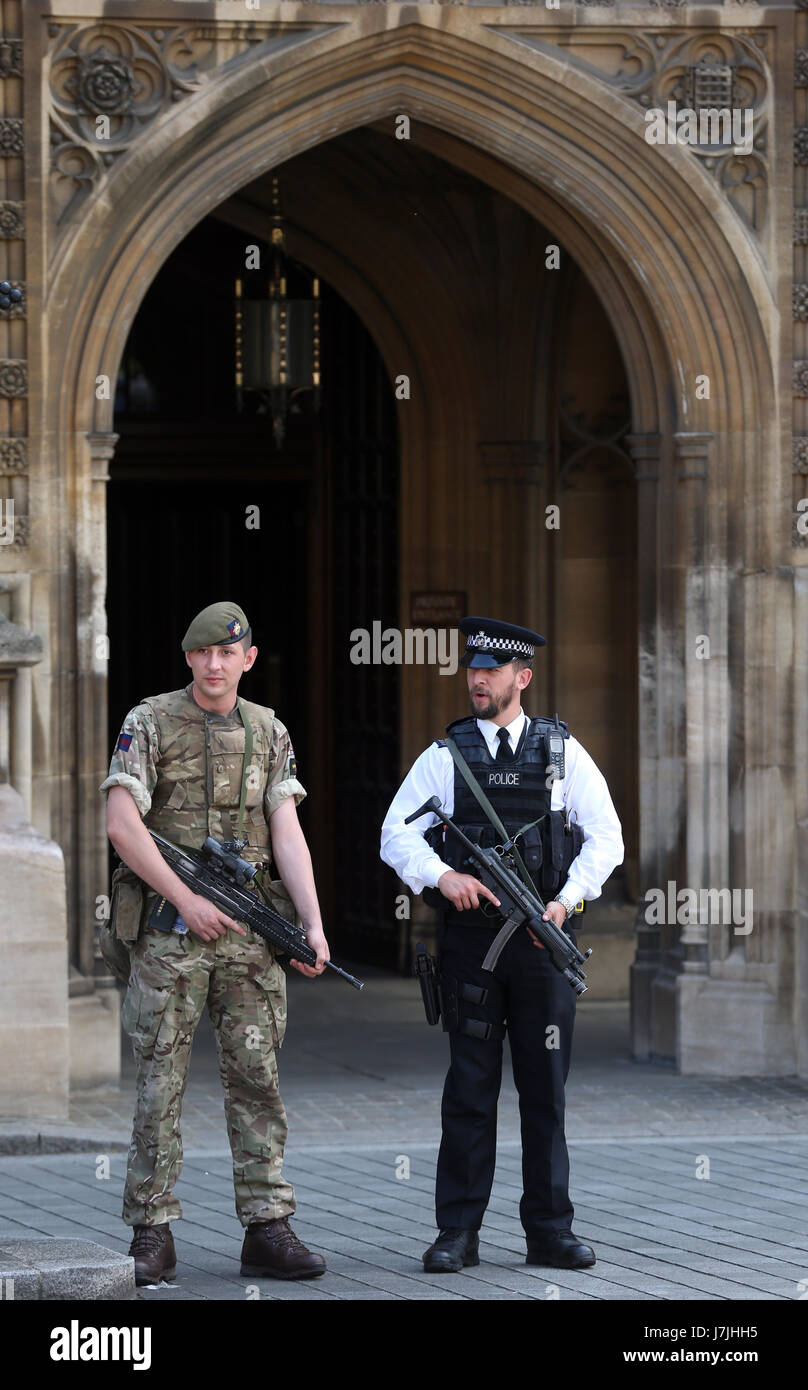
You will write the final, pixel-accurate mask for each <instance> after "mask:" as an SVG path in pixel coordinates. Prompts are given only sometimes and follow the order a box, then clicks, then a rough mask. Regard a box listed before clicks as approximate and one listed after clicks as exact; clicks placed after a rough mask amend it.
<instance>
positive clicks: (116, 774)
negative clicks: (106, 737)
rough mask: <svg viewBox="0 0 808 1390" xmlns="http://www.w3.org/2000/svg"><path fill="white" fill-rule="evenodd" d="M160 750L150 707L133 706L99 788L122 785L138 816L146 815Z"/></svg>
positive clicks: (104, 788) (100, 789) (155, 780)
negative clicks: (130, 796) (135, 807)
mask: <svg viewBox="0 0 808 1390" xmlns="http://www.w3.org/2000/svg"><path fill="white" fill-rule="evenodd" d="M159 753H160V750H159V747H158V742H157V729H156V728H155V724H154V717H153V715H152V713H151V710H150V708H149V706H148V705H136V706H135V708H134V709H131V710H130V711H129V713H128V714H127V716H126V718H125V719H124V721H123V726H122V728H121V732H120V734H119V735H118V742H117V743H116V744H115V750H114V752H113V754H112V760H111V762H110V765H109V776H108V777H107V778H106V780H105V781H104V782H102V783H101V786H100V787H99V788H98V790H99V791H101V792H108V791H110V790H111V789H112V787H125V788H126V790H127V791H128V792H130V793H131V795H132V797H133V798H134V802H135V805H136V806H137V809H138V811H139V812H140V814H141V816H145V815H147V813H148V812H149V811H150V810H151V804H152V795H153V792H154V789H155V787H156V786H157V761H158V758H159Z"/></svg>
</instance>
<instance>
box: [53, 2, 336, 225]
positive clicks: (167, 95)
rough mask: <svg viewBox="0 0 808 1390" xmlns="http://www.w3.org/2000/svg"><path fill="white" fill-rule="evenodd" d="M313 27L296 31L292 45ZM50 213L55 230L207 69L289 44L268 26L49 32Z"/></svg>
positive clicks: (58, 26)
mask: <svg viewBox="0 0 808 1390" xmlns="http://www.w3.org/2000/svg"><path fill="white" fill-rule="evenodd" d="M320 28H322V26H321V25H314V24H311V25H309V24H296V25H295V26H294V30H295V32H298V31H299V36H300V37H301V38H305V37H307V34H308V32H310V31H311V30H314V31H315V32H316V31H317V30H318V29H320ZM48 37H49V39H50V45H49V54H48V59H49V71H50V112H49V116H50V130H49V141H50V158H51V175H50V184H51V200H52V212H53V216H54V220H55V222H56V224H57V227H58V226H59V225H60V224H61V223H63V222H64V221H65V220H66V219H67V218H69V217H70V215H71V213H72V211H73V210H74V209H75V207H76V206H77V204H78V203H80V202H81V201H82V200H83V199H84V198H85V197H86V196H87V194H88V193H89V192H90V191H91V190H92V188H93V187H94V185H95V184H96V183H97V182H98V181H99V180H100V179H101V178H103V176H104V174H105V173H106V171H107V170H108V169H110V168H111V167H112V166H113V165H114V164H115V162H116V160H118V159H120V158H121V156H123V155H125V154H126V153H127V152H128V151H129V150H130V149H131V148H132V146H133V145H134V144H135V143H136V142H137V140H138V139H139V137H140V136H141V135H142V133H143V131H144V130H145V129H146V128H147V127H148V126H149V125H150V124H151V123H152V122H153V121H155V120H157V119H158V118H159V117H160V116H162V115H164V114H165V113H166V112H169V111H171V109H172V108H173V106H174V105H175V103H176V102H178V101H182V100H183V99H184V98H186V97H188V96H190V95H192V94H193V93H194V92H197V91H199V90H200V88H201V87H202V86H203V85H204V84H205V83H206V82H208V81H209V80H210V77H211V75H212V74H213V73H214V71H215V70H217V69H221V67H222V65H224V64H227V66H228V68H232V65H233V63H234V62H235V61H237V60H238V59H239V58H242V57H244V56H249V55H251V54H253V53H255V52H256V51H258V50H260V49H267V48H270V47H272V46H273V45H276V44H280V43H284V44H288V43H289V33H288V32H283V31H282V30H281V29H280V28H279V26H278V25H277V24H270V23H263V24H261V23H257V22H256V21H255V20H254V19H252V18H250V17H249V12H248V18H247V21H246V22H242V21H235V22H234V21H223V20H220V21H219V22H218V23H216V22H213V23H192V24H185V23H183V24H173V23H170V22H166V21H163V22H162V23H160V22H159V21H154V22H149V21H148V20H147V21H145V22H143V23H141V22H133V21H132V20H130V19H125V20H116V19H103V20H99V21H87V22H83V23H82V22H79V23H77V22H76V21H75V20H74V21H67V20H66V21H64V22H61V21H59V20H57V19H55V18H53V19H52V20H51V22H50V23H49V25H48Z"/></svg>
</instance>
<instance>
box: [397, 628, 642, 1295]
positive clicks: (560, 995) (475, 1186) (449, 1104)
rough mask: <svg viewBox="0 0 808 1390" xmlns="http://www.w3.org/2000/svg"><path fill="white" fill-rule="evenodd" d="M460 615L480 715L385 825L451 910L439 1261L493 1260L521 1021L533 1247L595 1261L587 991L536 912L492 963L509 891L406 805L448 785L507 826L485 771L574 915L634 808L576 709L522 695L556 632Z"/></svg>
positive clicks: (446, 918)
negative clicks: (577, 1147)
mask: <svg viewBox="0 0 808 1390" xmlns="http://www.w3.org/2000/svg"><path fill="white" fill-rule="evenodd" d="M460 629H461V631H462V632H463V633H464V634H465V635H466V638H467V642H468V645H467V650H466V652H465V654H464V656H463V657H462V658H461V665H463V666H465V667H466V668H467V683H468V692H469V698H470V701H471V709H472V715H471V717H467V718H464V719H458V720H456V721H455V722H454V723H453V724H450V725H449V726H448V728H447V731H446V732H447V736H450V738H451V740H452V742H453V744H454V748H455V751H456V753H457V754H459V759H458V760H457V761H456V760H455V758H454V756H453V753H452V750H451V749H450V746H449V744H447V742H446V741H445V740H440V741H437V742H436V743H434V744H433V745H432V746H431V747H430V748H428V749H427V750H426V751H425V752H424V753H422V754H421V755H420V757H419V758H418V759H417V760H416V762H415V763H414V764H413V766H412V768H411V770H410V772H409V773H408V775H407V777H406V778H405V780H404V782H403V783H402V785H401V787H400V789H399V791H398V793H397V794H396V796H395V798H394V799H393V802H392V804H391V806H390V809H389V810H388V812H387V816H386V817H385V821H384V825H383V828H382V848H381V854H382V858H383V859H384V860H385V862H386V863H387V864H389V865H390V866H391V867H392V868H393V869H395V871H396V873H397V874H398V875H399V877H400V878H401V879H403V881H404V882H405V883H406V884H407V886H408V887H409V888H411V889H412V891H413V892H414V893H420V892H421V891H422V890H426V891H425V893H424V896H425V899H426V900H427V901H431V902H433V904H434V905H436V906H440V907H441V909H442V911H443V924H442V927H441V929H440V932H439V952H440V971H441V990H442V996H443V1026H444V1029H445V1030H446V1031H447V1032H449V1034H450V1039H449V1041H450V1053H451V1063H450V1067H449V1072H448V1075H447V1077H446V1083H445V1086H444V1092H443V1104H442V1109H441V1120H442V1131H443V1132H442V1140H441V1146H440V1152H439V1155H438V1170H437V1184H436V1195H435V1209H436V1217H437V1224H438V1227H439V1228H440V1229H439V1234H438V1237H437V1239H436V1240H435V1242H434V1244H433V1245H431V1246H430V1248H429V1249H428V1250H427V1251H426V1252H425V1254H424V1269H425V1270H426V1271H427V1272H428V1273H442V1272H447V1271H457V1270H460V1269H462V1268H463V1267H464V1266H466V1265H477V1264H479V1254H478V1248H479V1235H478V1232H479V1229H480V1226H481V1224H482V1220H483V1215H484V1213H485V1209H486V1206H487V1204H488V1200H489V1197H490V1194H491V1184H492V1182H493V1178H494V1165H495V1162H496V1121H497V1099H498V1096H499V1089H500V1082H501V1076H502V1042H503V1039H504V1037H505V1033H506V1032H507V1034H508V1037H509V1040H510V1047H511V1058H512V1063H513V1074H514V1081H515V1084H516V1088H517V1091H518V1093H519V1110H520V1115H521V1127H522V1173H523V1196H522V1200H521V1204H520V1217H521V1221H522V1225H523V1227H524V1230H525V1234H526V1237H527V1263H528V1264H535V1265H550V1266H555V1267H558V1268H564V1269H582V1268H585V1267H586V1266H589V1265H593V1264H594V1263H595V1253H594V1251H593V1250H592V1248H591V1246H589V1245H586V1244H584V1243H583V1242H582V1241H581V1240H580V1239H579V1237H578V1236H577V1235H575V1234H574V1232H573V1230H572V1217H573V1207H572V1203H571V1202H570V1199H569V1158H568V1154H567V1145H566V1139H565V1136H564V1083H565V1081H566V1079H567V1072H568V1069H569V1061H570V1050H571V1044H572V1029H573V1022H574V1016H575V999H576V996H575V992H574V990H573V989H572V988H571V986H570V985H569V984H568V982H567V981H566V979H565V978H564V977H563V975H562V974H561V973H560V972H559V971H557V970H556V969H555V967H554V966H553V964H552V962H551V961H550V958H549V956H548V953H547V951H546V950H545V949H544V948H543V947H541V946H540V945H539V944H538V943H537V942H536V941H535V940H534V939H533V938H532V937H531V935H530V934H529V933H528V932H527V930H525V929H524V928H520V929H519V930H518V931H517V932H515V933H514V935H513V936H512V937H511V939H510V941H509V942H508V944H507V946H506V947H505V950H504V951H503V953H502V955H501V956H500V958H499V961H498V962H497V965H496V967H495V969H494V971H493V973H491V972H488V971H483V970H482V969H481V964H482V961H483V959H484V958H485V955H486V952H487V950H488V948H489V946H490V945H491V942H492V940H493V938H494V936H495V935H496V933H497V931H498V929H499V927H501V925H502V918H501V916H499V915H498V914H497V913H496V903H497V899H496V897H495V895H494V894H493V893H492V892H491V891H489V889H488V888H486V887H485V886H484V885H483V884H482V883H481V882H480V881H479V879H477V878H476V877H475V876H474V872H473V868H474V866H473V862H472V861H467V860H466V853H467V852H466V850H465V849H464V848H463V846H462V845H461V843H460V841H459V840H458V839H457V838H456V837H455V836H453V835H452V834H451V831H447V832H445V837H444V832H443V830H442V828H441V826H440V823H439V821H438V818H437V817H435V816H433V817H431V819H430V818H429V817H428V816H424V817H423V818H422V819H421V820H418V821H415V822H413V824H412V825H409V826H408V825H405V824H404V820H405V817H406V816H408V815H409V814H410V813H411V812H412V811H414V810H417V808H418V807H419V806H421V805H423V803H424V802H425V801H427V800H428V799H429V798H430V797H431V796H438V797H439V798H440V803H441V806H442V808H443V810H444V811H445V813H446V814H447V815H448V816H450V817H452V818H453V819H454V820H455V821H456V822H457V824H458V825H460V826H461V828H462V829H463V830H465V832H466V834H467V835H468V837H469V838H470V839H471V840H473V841H474V842H476V843H480V844H482V845H484V846H490V845H493V844H496V843H498V842H500V840H501V836H500V835H499V833H498V831H497V830H496V828H495V826H494V824H493V823H492V820H491V819H490V817H489V814H488V811H487V810H486V809H484V808H483V807H482V806H481V805H480V803H479V800H478V797H477V796H476V795H475V794H474V790H473V788H472V786H470V785H469V783H470V782H471V783H473V784H474V785H475V786H476V787H478V788H479V789H480V790H481V791H482V793H483V795H484V798H485V799H487V801H488V803H489V806H490V807H491V808H493V811H494V813H495V816H496V817H497V818H498V819H499V820H500V822H501V823H502V824H503V825H504V827H505V829H506V830H507V831H508V833H509V835H511V834H514V833H515V832H516V831H517V830H520V829H522V827H524V826H530V828H529V829H527V830H525V833H524V834H523V836H522V837H521V839H520V841H519V843H520V845H521V848H522V858H523V861H524V863H525V865H526V869H527V871H528V872H529V874H530V876H531V877H532V879H533V881H534V883H535V886H536V887H537V889H538V890H539V892H540V894H541V896H542V898H543V900H544V901H545V902H546V903H547V913H546V914H545V915H546V917H551V918H552V919H553V921H554V922H555V923H557V925H559V926H565V924H566V923H567V921H568V918H569V916H570V913H571V912H572V911H573V910H574V908H575V905H576V903H577V902H578V901H579V900H580V899H582V898H587V899H592V898H597V897H598V896H599V895H600V891H601V887H602V885H603V883H604V882H605V880H606V879H607V878H608V877H609V874H610V873H611V872H612V870H613V869H614V868H615V867H616V866H617V865H618V864H620V863H621V862H622V859H623V840H622V835H621V830H620V822H619V820H618V818H617V815H616V812H615V809H614V806H613V804H612V800H611V797H610V796H609V791H608V788H607V786H606V782H605V780H604V778H603V776H602V774H601V773H600V772H599V771H598V768H597V767H596V766H595V763H594V762H593V761H592V758H591V757H590V756H589V754H588V753H587V752H586V751H585V750H584V748H583V747H582V746H581V744H580V743H578V742H577V741H576V740H575V739H574V738H573V737H572V736H571V735H570V734H569V732H568V731H567V729H566V726H565V725H564V724H563V722H560V721H557V720H556V721H553V720H547V719H531V718H529V717H528V716H527V715H526V714H525V713H524V711H523V709H522V705H521V699H522V695H523V693H524V691H526V690H527V688H528V686H529V685H530V681H531V679H532V667H533V657H534V651H535V648H536V647H541V646H544V645H545V639H544V638H543V637H542V636H540V634H539V633H537V632H532V631H530V630H529V629H527V628H522V627H516V626H515V625H514V624H513V623H504V622H499V621H495V620H493V619H490V618H477V617H470V618H464V619H463V621H462V622H461V623H460ZM560 748H561V749H563V758H562V757H561V755H560V753H559V749H560ZM461 763H462V766H460V765H459V764H461ZM545 813H547V814H546V815H545ZM539 817H543V819H541V820H539V823H538V825H532V824H531V823H532V822H535V821H536V820H537V819H538V818H539ZM430 826H432V827H434V828H433V829H430ZM435 890H437V891H435ZM550 899H552V901H550ZM565 929H566V930H567V931H568V932H569V934H570V936H572V938H573V940H575V935H574V933H573V932H572V930H571V929H570V927H569V926H566V927H565Z"/></svg>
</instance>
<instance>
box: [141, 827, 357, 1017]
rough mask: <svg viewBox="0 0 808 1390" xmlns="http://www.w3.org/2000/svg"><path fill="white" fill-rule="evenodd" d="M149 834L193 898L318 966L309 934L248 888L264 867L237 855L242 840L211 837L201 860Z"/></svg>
mask: <svg viewBox="0 0 808 1390" xmlns="http://www.w3.org/2000/svg"><path fill="white" fill-rule="evenodd" d="M149 834H150V835H151V837H152V839H153V840H154V843H155V844H156V846H157V848H158V849H159V851H160V853H161V854H162V856H163V858H164V859H165V861H166V863H167V864H168V865H169V866H170V867H171V868H172V869H173V870H174V873H175V874H176V875H177V878H179V879H181V880H182V882H183V883H184V884H186V886H187V887H188V888H191V889H192V890H193V892H194V893H199V894H200V896H201V897H203V898H207V899H208V901H209V902H212V903H214V905H215V906H216V907H218V908H220V909H221V911H222V912H226V913H227V915H228V917H235V919H236V921H237V922H244V923H245V925H246V926H248V927H250V928H251V929H252V930H253V931H254V932H255V933H256V935H257V936H260V937H262V938H263V940H264V941H266V942H267V943H268V945H270V946H274V947H275V949H276V950H277V951H283V952H284V953H285V954H286V955H287V956H290V957H291V958H292V959H293V960H299V961H302V962H303V964H304V965H314V964H316V961H317V952H316V951H314V950H312V948H311V946H310V945H309V943H308V941H307V940H306V935H305V932H303V931H302V930H301V928H300V927H298V926H295V924H294V923H292V922H287V920H286V918H285V917H281V915H280V913H279V912H276V911H275V909H274V908H272V907H269V906H267V904H266V903H264V902H262V901H261V899H260V898H259V897H257V896H256V894H255V893H251V892H250V891H249V890H248V889H247V888H246V887H245V885H246V884H248V883H249V882H250V881H251V880H252V879H254V878H255V875H256V874H257V873H258V869H259V867H260V866H259V865H258V864H249V863H248V862H247V860H246V859H242V858H241V857H240V855H239V853H238V850H240V849H242V848H243V845H242V844H241V843H240V842H239V841H238V840H225V841H224V843H222V844H220V843H219V841H218V840H214V838H213V836H212V835H209V836H208V838H207V839H206V841H205V843H204V845H203V846H202V850H201V852H200V853H199V854H196V853H194V852H193V851H190V850H184V849H179V848H178V846H177V845H172V843H171V841H170V840H164V839H163V837H162V835H158V834H157V833H156V831H154V830H150V831H149ZM326 965H327V967H328V969H329V970H335V971H336V973H337V974H338V975H341V976H342V978H343V980H347V981H348V983H349V984H350V985H353V987H354V989H363V988H364V983H363V981H362V980H357V979H356V978H355V976H353V975H349V974H348V972H347V970H342V969H341V968H340V967H339V966H338V965H335V964H334V962H333V960H327V961H326Z"/></svg>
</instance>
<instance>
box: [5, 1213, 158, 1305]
mask: <svg viewBox="0 0 808 1390" xmlns="http://www.w3.org/2000/svg"><path fill="white" fill-rule="evenodd" d="M0 1286H2V1291H3V1296H4V1298H5V1299H6V1300H7V1301H11V1300H13V1301H14V1302H15V1303H19V1302H35V1301H56V1300H59V1301H61V1300H64V1299H82V1300H87V1299H91V1300H93V1301H94V1302H96V1301H97V1300H99V1299H115V1300H125V1299H132V1298H134V1296H135V1262H134V1260H132V1259H130V1258H129V1256H128V1255H122V1254H121V1253H119V1252H118V1251H115V1250H108V1249H106V1248H105V1247H104V1246H102V1245H98V1244H96V1243H95V1242H94V1241H88V1240H70V1239H67V1240H59V1239H44V1238H43V1237H41V1236H40V1237H39V1238H38V1239H37V1238H34V1239H32V1238H27V1239H15V1238H14V1236H13V1234H10V1233H8V1232H5V1231H4V1233H3V1235H2V1237H0Z"/></svg>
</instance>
